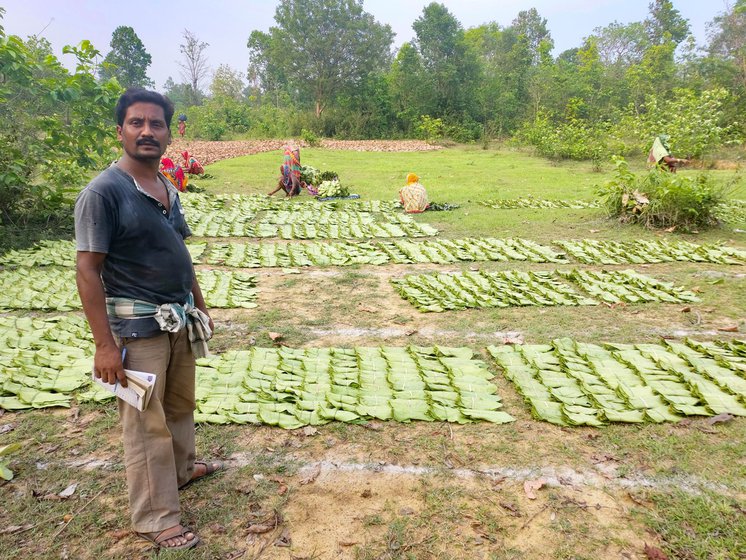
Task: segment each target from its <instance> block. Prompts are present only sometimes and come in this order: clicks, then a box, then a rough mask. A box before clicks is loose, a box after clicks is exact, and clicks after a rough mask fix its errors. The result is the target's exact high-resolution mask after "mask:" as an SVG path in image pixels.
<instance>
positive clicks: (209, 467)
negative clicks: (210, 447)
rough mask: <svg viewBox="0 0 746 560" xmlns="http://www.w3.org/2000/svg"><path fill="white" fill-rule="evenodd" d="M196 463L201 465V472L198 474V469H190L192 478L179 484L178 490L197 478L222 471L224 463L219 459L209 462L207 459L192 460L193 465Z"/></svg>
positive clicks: (200, 478)
mask: <svg viewBox="0 0 746 560" xmlns="http://www.w3.org/2000/svg"><path fill="white" fill-rule="evenodd" d="M197 465H201V466H202V467H203V468H202V469H201V470H202V472H200V473H199V474H197V473H198V471H197V469H196V468H195V469H194V470H193V471H192V478H191V480H188V481H187V482H185V483H184V484H182V485H181V486H179V490H183V489H184V488H186V487H187V486H189V485H190V484H192V483H194V482H197V481H198V480H202V479H203V478H205V477H207V476H210V475H212V474H215V473H216V472H219V471H222V470H223V469H224V468H225V465H224V464H223V463H222V462H220V461H210V462H207V461H195V462H194V466H195V467H197Z"/></svg>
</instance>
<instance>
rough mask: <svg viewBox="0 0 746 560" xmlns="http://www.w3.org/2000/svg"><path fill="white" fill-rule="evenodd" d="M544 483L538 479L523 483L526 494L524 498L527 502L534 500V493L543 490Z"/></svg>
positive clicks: (541, 479) (544, 481)
mask: <svg viewBox="0 0 746 560" xmlns="http://www.w3.org/2000/svg"><path fill="white" fill-rule="evenodd" d="M546 483H547V481H546V480H544V479H543V478H539V479H537V480H527V481H526V482H524V483H523V490H524V492H526V497H527V498H528V499H529V500H535V499H536V491H537V490H539V489H541V488H543V487H544V485H545V484H546Z"/></svg>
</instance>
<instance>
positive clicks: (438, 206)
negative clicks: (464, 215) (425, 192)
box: [427, 202, 461, 212]
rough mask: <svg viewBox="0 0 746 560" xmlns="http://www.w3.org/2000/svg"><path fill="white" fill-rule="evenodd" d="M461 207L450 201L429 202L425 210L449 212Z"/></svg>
mask: <svg viewBox="0 0 746 560" xmlns="http://www.w3.org/2000/svg"><path fill="white" fill-rule="evenodd" d="M458 208H461V205H460V204H451V203H450V202H431V203H430V204H428V205H427V210H428V211H430V212H450V211H451V210H456V209H458Z"/></svg>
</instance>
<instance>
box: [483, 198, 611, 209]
mask: <svg viewBox="0 0 746 560" xmlns="http://www.w3.org/2000/svg"><path fill="white" fill-rule="evenodd" d="M479 204H482V205H484V206H488V207H490V208H495V209H496V210H514V209H516V208H532V209H539V208H572V209H575V210H579V209H585V208H599V207H600V204H599V203H598V202H596V201H590V202H589V201H586V200H546V199H541V198H534V197H532V196H526V197H519V198H504V199H497V200H484V201H481V202H480V203H479Z"/></svg>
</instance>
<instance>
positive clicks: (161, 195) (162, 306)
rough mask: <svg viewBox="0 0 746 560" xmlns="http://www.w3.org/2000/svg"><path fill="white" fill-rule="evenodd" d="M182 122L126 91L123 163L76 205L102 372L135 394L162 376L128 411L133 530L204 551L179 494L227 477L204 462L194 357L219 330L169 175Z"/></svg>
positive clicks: (97, 367)
mask: <svg viewBox="0 0 746 560" xmlns="http://www.w3.org/2000/svg"><path fill="white" fill-rule="evenodd" d="M173 113H174V107H173V104H172V103H171V101H170V100H169V99H168V98H166V97H164V96H162V95H161V94H159V93H156V92H152V91H146V90H144V89H129V90H127V91H126V92H125V93H124V94H123V95H122V96H121V97H120V98H119V101H118V103H117V107H116V117H117V138H118V140H119V141H120V143H121V144H122V148H123V150H124V155H123V156H122V158H121V159H120V160H119V161H117V162H116V163H114V164H113V165H112V166H111V167H109V168H108V169H107V170H105V171H104V172H103V173H101V174H100V175H99V176H98V177H96V178H95V179H94V180H93V181H91V183H89V184H88V186H87V187H86V188H85V189H83V191H81V193H80V195H79V196H78V199H77V201H76V203H75V237H76V245H77V251H78V253H77V284H78V293H79V294H80V299H81V302H82V303H83V310H84V312H85V315H86V318H87V319H88V322H89V324H90V326H91V331H92V333H93V338H94V341H95V343H96V353H95V357H94V364H93V371H94V375H96V377H99V378H101V379H102V380H103V381H105V382H108V383H114V382H117V381H118V382H119V383H120V384H121V385H122V386H125V387H126V386H127V379H126V377H125V373H124V369H123V368H124V364H125V363H126V366H127V367H128V368H130V369H134V370H139V371H145V372H148V373H154V374H156V376H157V377H156V383H155V389H154V391H153V396H152V397H151V400H150V403H149V405H148V407H147V408H146V409H145V410H144V411H142V412H140V411H138V410H137V409H136V408H135V407H133V406H130V405H129V404H126V403H125V402H124V401H122V400H119V403H118V405H119V415H120V420H121V423H122V428H123V435H124V459H125V469H126V474H127V486H128V492H129V502H130V509H131V515H132V524H133V527H134V530H135V531H136V532H137V534H138V535H140V536H141V537H143V538H146V539H148V540H149V541H151V542H153V543H155V544H156V545H157V546H159V547H160V548H163V549H182V548H191V547H193V546H195V545H196V544H197V543H198V542H199V538H198V537H197V535H195V534H194V533H193V532H192V531H191V530H189V529H188V528H186V527H184V526H182V525H181V509H180V505H179V489H180V488H182V487H184V486H185V485H187V484H189V483H190V482H192V481H194V480H196V479H198V478H201V477H203V476H206V475H208V474H212V473H213V472H215V471H217V470H219V469H221V468H222V465H221V464H220V463H212V462H210V463H205V462H198V461H195V460H194V459H195V449H194V408H195V396H194V385H195V364H194V359H195V356H196V357H199V356H201V355H204V353H205V352H206V350H207V340H208V339H209V337H210V336H211V335H212V328H213V323H212V319H211V318H210V316H209V315H208V312H207V307H206V305H205V301H204V298H203V296H202V292H201V290H200V287H199V284H198V283H197V279H196V276H195V273H194V267H193V265H192V259H191V256H190V255H189V251H188V250H187V248H186V245H185V243H184V239H185V238H186V237H188V236H189V235H191V232H190V231H189V227H188V226H187V224H186V221H185V220H184V213H183V210H182V208H181V204H180V202H179V197H178V193H177V192H176V189H174V188H173V186H171V185H170V183H169V182H168V181H167V180H166V179H165V178H164V177H163V176H161V174H160V173H159V172H158V167H159V164H160V160H161V156H162V155H163V154H164V152H165V151H166V147H167V146H168V144H169V143H170V142H171V130H170V126H171V119H172V117H173ZM125 355H126V357H125Z"/></svg>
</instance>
